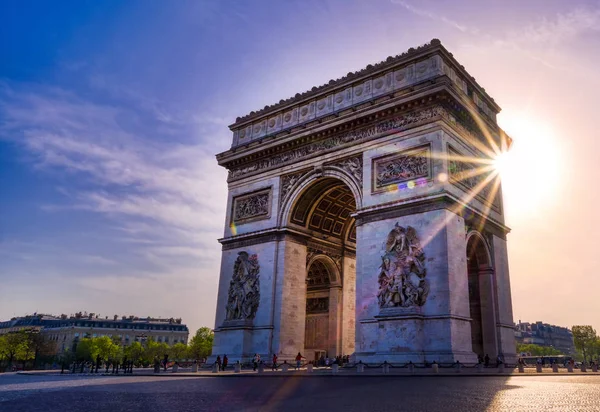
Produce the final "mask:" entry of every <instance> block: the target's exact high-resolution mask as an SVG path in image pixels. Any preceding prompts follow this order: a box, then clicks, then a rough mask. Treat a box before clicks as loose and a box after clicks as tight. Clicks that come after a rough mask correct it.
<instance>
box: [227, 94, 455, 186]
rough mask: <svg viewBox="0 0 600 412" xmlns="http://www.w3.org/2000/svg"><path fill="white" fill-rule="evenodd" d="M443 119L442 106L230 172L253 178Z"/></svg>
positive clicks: (444, 114)
mask: <svg viewBox="0 0 600 412" xmlns="http://www.w3.org/2000/svg"><path fill="white" fill-rule="evenodd" d="M443 117H446V118H449V116H448V113H447V112H446V110H445V109H444V108H443V107H442V106H441V105H440V104H438V105H433V106H430V107H426V108H422V109H419V110H413V111H410V112H408V113H404V114H402V115H397V116H396V117H393V118H389V119H386V120H381V121H379V122H377V123H374V124H371V125H369V126H366V127H362V128H358V129H354V130H350V131H347V132H342V133H340V134H337V135H334V136H329V137H326V138H324V139H322V140H318V141H314V142H311V143H308V144H306V145H303V146H299V147H296V148H293V149H290V150H288V151H285V152H282V153H277V154H273V155H271V156H268V157H265V158H263V159H261V160H258V161H255V162H252V163H250V164H245V165H243V166H240V167H232V168H231V169H230V170H229V181H233V180H235V179H239V178H242V177H245V176H248V175H252V174H255V173H258V172H261V171H264V170H266V169H270V168H273V167H280V166H283V165H285V164H288V163H294V162H297V161H299V160H304V159H305V158H310V157H312V156H314V155H322V154H324V153H327V152H331V151H334V150H339V149H340V148H342V147H346V146H348V145H350V144H352V143H357V142H362V141H366V140H370V139H373V138H377V137H381V136H383V135H385V134H390V133H395V132H399V131H403V130H406V129H409V128H412V127H416V126H419V125H421V124H424V123H431V122H434V121H435V120H438V119H441V118H443Z"/></svg>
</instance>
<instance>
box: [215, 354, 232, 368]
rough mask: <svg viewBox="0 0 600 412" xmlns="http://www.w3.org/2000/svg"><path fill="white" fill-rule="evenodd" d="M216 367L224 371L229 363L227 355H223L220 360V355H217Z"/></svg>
mask: <svg viewBox="0 0 600 412" xmlns="http://www.w3.org/2000/svg"><path fill="white" fill-rule="evenodd" d="M216 362H217V368H218V369H219V370H220V371H224V370H225V369H226V368H227V364H228V363H229V359H228V358H227V355H223V360H221V356H217V361H216Z"/></svg>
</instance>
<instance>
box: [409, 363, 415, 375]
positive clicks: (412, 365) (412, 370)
mask: <svg viewBox="0 0 600 412" xmlns="http://www.w3.org/2000/svg"><path fill="white" fill-rule="evenodd" d="M408 371H409V372H410V373H415V365H414V363H412V362H410V363H409V364H408Z"/></svg>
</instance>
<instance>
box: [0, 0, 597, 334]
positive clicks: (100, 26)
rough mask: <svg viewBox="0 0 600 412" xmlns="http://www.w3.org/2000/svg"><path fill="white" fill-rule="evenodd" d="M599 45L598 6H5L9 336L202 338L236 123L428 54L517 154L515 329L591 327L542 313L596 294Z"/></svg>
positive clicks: (3, 139)
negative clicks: (158, 324) (474, 97)
mask: <svg viewBox="0 0 600 412" xmlns="http://www.w3.org/2000/svg"><path fill="white" fill-rule="evenodd" d="M524 3H525V4H524ZM599 36H600V4H599V3H598V2H597V1H587V2H585V1H581V2H578V1H570V2H564V1H553V0H544V1H542V0H537V1H530V2H522V1H516V0H509V1H504V2H491V1H490V2H483V1H470V2H446V1H419V2H416V1H409V0H406V1H401V0H392V1H383V0H381V1H379V0H374V1H350V0H347V1H346V0H339V1H285V2H283V1H200V0H198V1H177V2H168V1H128V2H123V1H102V2H98V1H72V2H69V1H61V2H46V1H23V0H21V1H9V0H6V1H3V2H0V284H1V285H2V289H1V291H0V296H1V298H0V318H2V319H5V318H9V317H11V316H13V315H21V314H25V313H30V312H34V311H38V312H52V313H74V312H77V311H80V310H87V311H91V312H96V313H100V314H102V316H112V315H114V314H123V315H125V314H136V315H140V316H146V315H152V316H169V317H170V316H175V317H183V319H184V321H185V322H187V323H188V324H189V325H190V327H191V328H192V329H195V328H197V327H199V326H202V325H208V326H212V325H213V322H214V307H215V303H216V285H217V281H218V274H219V259H220V246H219V244H218V243H217V241H216V239H217V238H219V237H221V236H222V232H223V223H224V216H225V202H226V192H227V188H226V183H225V179H226V173H225V171H224V170H222V169H220V168H219V167H218V166H217V165H216V161H215V158H214V155H215V154H216V153H218V152H221V151H224V150H226V149H227V148H228V147H229V145H230V138H231V136H230V133H229V131H228V128H227V125H228V124H230V123H232V122H233V121H234V120H235V118H236V117H237V116H241V115H244V114H246V113H247V112H249V111H251V110H257V109H260V108H262V107H264V106H265V105H266V104H272V103H275V102H277V101H279V100H280V99H283V98H287V97H290V96H293V95H294V94H296V93H297V92H302V91H305V90H308V89H310V88H311V87H313V86H315V85H320V84H323V83H326V82H327V81H329V79H331V78H338V77H341V76H343V75H345V74H346V73H348V72H349V71H354V70H358V69H360V68H362V67H364V66H366V65H367V64H370V63H374V62H378V61H381V60H384V59H385V58H386V57H387V56H389V55H396V54H399V53H402V52H403V51H405V50H407V49H408V48H410V47H414V46H417V45H419V44H422V43H425V42H428V41H429V40H430V39H432V38H434V37H436V38H440V39H441V40H442V43H443V44H444V45H445V46H446V47H447V48H448V49H449V50H450V51H451V52H453V53H454V54H455V57H456V58H457V59H458V60H459V61H460V62H461V63H462V64H464V65H465V67H466V68H467V70H469V72H470V73H471V74H472V75H473V76H474V77H476V78H477V80H478V81H479V82H480V84H482V85H483V86H484V87H485V88H486V90H487V91H488V92H489V93H490V94H491V95H492V96H493V97H494V98H495V99H496V101H497V102H498V103H499V104H500V106H502V107H503V108H504V111H503V113H502V114H501V116H500V117H499V122H500V124H501V125H502V126H503V127H504V128H505V129H506V130H507V131H508V132H509V133H510V134H511V135H512V136H513V138H514V139H515V141H516V144H515V152H516V156H517V157H515V159H516V160H514V161H515V170H516V171H517V172H518V173H513V175H509V176H506V179H505V184H504V186H505V190H504V191H505V202H506V209H507V219H508V223H509V225H510V226H512V227H513V233H512V234H511V235H510V236H511V237H510V238H509V245H510V249H509V258H510V259H511V275H512V289H513V301H514V305H515V319H518V318H523V320H530V321H531V320H533V321H534V320H538V319H540V320H545V321H549V322H554V323H557V324H562V325H565V326H570V325H572V324H573V323H580V322H587V323H592V324H595V325H596V327H597V328H600V320H599V319H598V318H597V316H594V315H593V313H598V310H599V309H600V306H599V304H598V303H594V302H590V301H589V299H583V300H582V301H581V302H576V301H573V302H570V305H569V307H568V309H567V310H563V311H560V313H559V312H557V311H556V309H555V308H556V306H555V305H554V304H553V302H554V303H555V302H557V301H564V300H570V299H569V298H570V297H571V296H574V295H577V294H578V293H581V290H582V287H586V288H587V287H595V288H596V289H595V290H598V287H600V281H599V280H597V279H596V278H594V279H591V276H590V274H591V273H594V271H595V270H596V268H597V264H598V258H597V257H596V255H597V248H596V247H595V246H594V245H589V243H590V242H579V241H578V240H577V239H585V238H591V237H592V236H597V234H598V230H599V229H600V222H599V218H598V217H597V213H596V212H595V208H594V207H593V203H594V201H595V200H597V199H596V198H597V194H596V192H597V190H594V189H592V188H593V187H594V185H596V186H595V187H597V181H598V178H600V172H599V170H598V167H597V166H596V163H597V161H596V160H595V155H594V153H596V150H597V149H598V145H599V143H598V142H597V139H595V138H594V137H597V131H596V128H595V126H594V124H593V121H592V119H593V118H594V115H595V113H593V112H592V110H593V109H592V108H593V107H594V106H595V99H596V96H597V92H598V91H600V86H599V80H598V76H597V74H596V73H597V67H599V66H598V65H599V64H600V57H599V56H598V53H597V50H600V39H599ZM582 85H584V87H582ZM540 148H543V150H542V151H541V154H540V151H539V149H540ZM519 154H520V157H519ZM542 155H543V158H540V157H541V156H542ZM540 181H545V182H546V183H545V184H540V183H539V182H540ZM548 182H550V183H548ZM524 188H525V189H527V190H524ZM528 196H529V197H530V198H528ZM532 244H533V245H536V248H535V249H536V250H535V251H532V250H531V245H532ZM554 285H561V287H560V288H556V287H554ZM540 289H544V290H547V293H549V294H550V295H549V297H548V295H547V294H545V295H544V296H537V295H538V293H536V292H539V290H540ZM557 289H558V290H557Z"/></svg>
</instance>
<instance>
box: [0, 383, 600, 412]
mask: <svg viewBox="0 0 600 412" xmlns="http://www.w3.org/2000/svg"><path fill="white" fill-rule="evenodd" d="M241 410H248V411H283V410H285V411H302V412H315V411H335V410H340V411H347V412H351V411H403V410H406V411H457V412H458V411H484V410H489V411H539V410H544V411H562V412H565V411H600V376H598V375H596V376H515V377H508V376H507V377H502V376H495V377H483V376H482V377H460V376H459V377H442V376H438V377H392V376H387V377H340V376H334V377H306V378H301V377H239V376H237V377H233V376H231V377H203V378H199V377H192V378H185V377H170V376H168V377H167V376H161V377H143V376H131V377H86V376H81V377H77V376H64V377H63V376H23V375H15V374H2V375H0V411H1V412H13V411H15V412H16V411H43V412H53V411H86V412H89V411H109V412H114V411H148V412H154V411H161V412H166V411H169V412H171V411H241Z"/></svg>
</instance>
